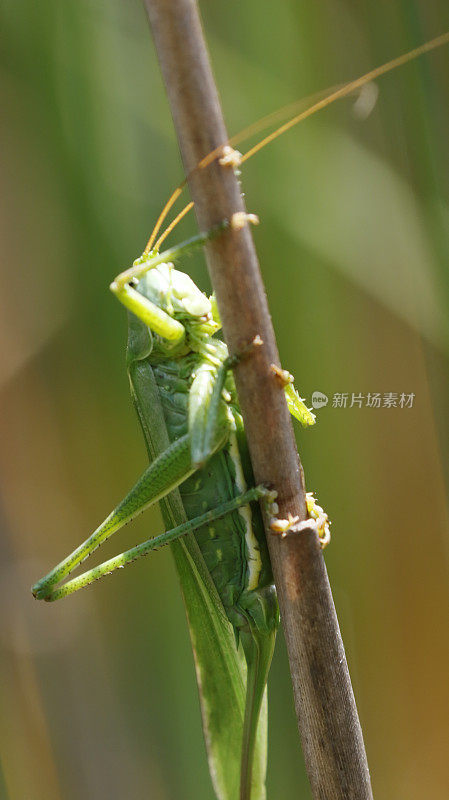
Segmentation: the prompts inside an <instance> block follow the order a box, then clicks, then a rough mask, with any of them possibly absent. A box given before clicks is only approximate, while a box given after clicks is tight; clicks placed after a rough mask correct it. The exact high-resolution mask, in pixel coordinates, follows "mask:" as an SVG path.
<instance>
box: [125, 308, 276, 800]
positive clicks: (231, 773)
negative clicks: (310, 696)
mask: <svg viewBox="0 0 449 800" xmlns="http://www.w3.org/2000/svg"><path fill="white" fill-rule="evenodd" d="M128 319H129V335H128V358H127V361H128V374H129V379H130V387H131V394H132V397H133V401H134V404H135V407H136V411H137V414H138V417H139V421H140V423H141V426H142V430H143V433H144V437H145V442H146V446H147V450H148V454H149V458H150V460H151V461H152V460H153V459H154V458H155V457H156V456H157V455H158V454H159V453H160V452H162V451H163V450H165V449H166V447H167V446H168V444H169V439H168V434H167V430H166V427H165V421H164V417H163V412H162V408H161V405H160V401H159V395H158V389H157V385H156V381H155V378H154V375H153V371H152V368H151V365H150V364H149V362H148V360H147V359H146V356H147V355H148V354H149V352H150V351H151V335H150V333H149V331H148V328H146V326H145V325H143V324H142V323H141V322H140V321H139V320H138V319H137V318H136V317H135V316H133V315H132V314H129V317H128ZM160 505H161V510H162V515H163V518H164V523H165V526H166V528H167V529H170V528H173V527H175V526H177V525H180V524H182V522H184V521H185V520H186V516H185V511H184V507H183V505H182V502H181V497H180V495H179V492H178V490H177V489H176V490H175V491H173V492H171V493H170V495H168V497H167V498H165V499H164V500H162V501H161V502H160ZM171 548H172V552H173V556H174V559H175V564H176V568H177V572H178V576H179V580H180V583H181V589H182V594H183V598H184V603H185V608H186V614H187V620H188V625H189V631H190V638H191V641H192V647H193V653H194V658H195V668H196V674H197V680H198V689H199V695H200V703H201V713H202V719H203V729H204V736H205V740H206V747H207V754H208V760H209V769H210V773H211V777H212V781H213V784H214V788H215V792H216V795H217V797H218V798H219V800H236V798H237V797H238V793H239V783H240V760H241V743H242V731H243V719H244V712H245V687H246V667H245V660H244V657H243V653H242V652H239V651H238V650H237V648H236V643H235V637H234V632H233V629H232V626H231V625H230V623H229V621H228V619H227V617H226V615H225V612H224V609H223V605H222V603H221V600H220V598H219V596H218V593H217V590H216V588H215V586H214V584H213V582H212V580H211V577H210V575H209V572H208V570H207V567H206V564H205V562H204V559H203V556H202V555H201V552H200V550H199V547H198V544H197V542H196V540H195V537H194V536H193V535H187V536H185V537H184V538H183V539H182V540H180V541H178V542H174V543H173V544H172V545H171ZM266 751H267V706H266V696H265V699H264V703H263V707H262V710H261V715H260V722H259V729H258V738H257V745H256V750H255V755H254V766H253V776H252V795H251V800H264V798H265V796H266V795H265V774H266Z"/></svg>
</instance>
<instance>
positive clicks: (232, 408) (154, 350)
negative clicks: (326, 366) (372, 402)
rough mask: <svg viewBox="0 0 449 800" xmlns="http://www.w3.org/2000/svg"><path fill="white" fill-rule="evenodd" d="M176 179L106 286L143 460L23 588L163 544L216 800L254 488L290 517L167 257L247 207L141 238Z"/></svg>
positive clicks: (222, 792) (255, 586) (245, 728)
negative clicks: (122, 323)
mask: <svg viewBox="0 0 449 800" xmlns="http://www.w3.org/2000/svg"><path fill="white" fill-rule="evenodd" d="M448 40H449V36H448V34H445V35H443V36H441V37H439V38H438V39H436V40H433V41H432V42H429V43H427V44H425V45H423V46H422V47H420V48H417V49H416V50H414V51H411V52H410V53H408V54H406V55H404V56H401V57H400V58H398V59H395V60H394V61H392V62H389V63H388V64H386V65H384V66H383V67H379V68H378V69H377V70H373V71H372V72H370V73H368V74H367V75H365V76H362V78H359V79H358V80H356V81H353V82H351V83H350V84H347V85H345V86H343V87H341V88H339V89H336V90H335V91H334V92H332V93H331V94H330V95H329V94H328V95H326V96H325V97H323V99H322V100H319V101H318V102H317V103H315V104H314V105H313V106H311V107H310V108H308V109H306V110H305V111H303V112H301V113H299V114H297V115H296V116H294V117H293V118H291V119H290V120H288V121H287V122H286V123H285V124H284V125H282V126H281V127H280V128H278V129H277V130H276V131H274V133H272V134H269V136H267V137H266V138H265V139H263V140H262V142H260V143H259V144H258V145H256V146H255V147H254V148H252V149H251V150H250V151H248V152H247V153H246V154H245V155H244V156H243V157H242V158H239V157H238V156H237V155H236V154H235V151H233V150H232V149H230V148H228V149H227V150H225V147H224V146H223V147H222V148H219V151H218V152H216V151H214V153H211V154H209V155H208V156H206V157H205V159H204V160H203V162H201V164H200V165H199V168H201V167H204V166H206V165H207V163H210V161H211V160H212V159H213V158H218V159H219V160H220V163H222V166H223V168H227V167H229V166H230V167H234V168H235V167H238V166H239V165H240V163H242V162H243V161H245V160H247V159H248V158H249V157H250V156H251V155H253V154H254V153H255V152H257V151H258V150H259V149H260V148H261V147H262V146H264V145H265V144H267V143H268V142H270V141H272V140H273V139H274V138H276V137H277V136H279V135H281V134H282V133H284V132H285V131H286V130H288V129H289V128H290V127H293V125H295V124H297V123H298V122H299V121H301V120H302V119H303V118H305V117H307V116H310V115H311V114H312V113H315V111H317V110H319V109H320V108H323V107H325V106H326V105H328V104H329V103H330V102H333V101H334V100H337V99H340V98H342V97H345V96H347V95H349V94H350V93H351V92H354V91H356V90H357V89H359V88H361V87H362V86H363V85H365V84H366V83H368V82H369V81H371V80H373V79H374V78H376V77H379V76H380V75H382V74H384V73H385V72H388V71H390V70H392V69H394V68H395V67H397V66H399V65H400V64H402V63H405V62H406V61H408V60H411V59H412V58H415V57H417V56H418V55H420V54H422V53H424V52H427V51H429V50H431V49H434V48H435V47H437V46H439V45H441V44H444V43H446V42H447V41H448ZM236 140H237V137H236V138H235V139H233V140H230V143H232V144H235V143H236ZM184 183H185V182H184ZM183 185H184V184H181V186H180V187H178V189H177V190H176V191H175V192H174V194H173V195H172V197H171V198H170V200H169V202H168V203H167V205H166V206H165V208H164V211H163V213H162V215H161V216H160V218H159V220H158V222H157V224H156V227H155V230H154V231H153V235H152V237H151V239H150V242H149V244H148V246H147V248H146V249H145V251H144V254H143V255H142V256H141V257H140V258H139V259H138V260H137V261H136V262H134V265H133V267H131V268H130V269H129V270H127V271H126V272H124V273H122V274H121V275H120V276H118V278H117V279H116V280H115V281H114V282H113V284H112V285H111V289H112V291H113V292H114V294H116V296H117V297H118V299H119V300H120V301H121V302H122V303H123V304H124V305H125V307H126V308H127V309H128V312H129V317H128V321H129V326H128V348H127V367H128V374H129V379H130V387H131V394H132V397H133V401H134V404H135V407H136V410H137V414H138V417H139V421H140V424H141V427H142V430H143V434H144V438H145V442H146V445H147V450H148V454H149V458H150V466H149V467H148V468H147V469H146V470H145V472H144V473H143V475H142V476H141V477H140V478H139V480H138V481H137V483H136V484H135V485H134V487H133V488H132V489H131V490H130V492H129V493H128V494H127V495H126V497H125V498H124V500H123V501H122V502H121V503H119V505H118V506H117V507H116V508H115V509H114V511H113V512H112V513H111V514H110V515H109V516H108V517H107V518H106V520H105V521H104V522H103V523H102V524H101V525H100V526H99V528H97V530H96V531H95V532H94V533H93V534H92V536H91V537H89V539H87V540H86V541H85V542H84V543H83V544H81V545H80V546H79V547H78V548H77V549H76V550H74V551H73V553H72V554H71V555H69V556H68V557H67V558H66V559H64V560H63V561H62V562H61V563H60V564H59V565H57V566H56V567H55V568H54V569H53V570H52V571H51V572H50V573H48V575H47V576H45V577H44V578H42V579H41V580H40V581H38V583H36V584H35V586H34V587H33V594H34V595H35V597H37V598H38V599H45V600H47V601H53V600H56V599H60V598H62V597H64V596H67V595H69V594H71V593H73V592H75V591H77V590H78V589H79V588H82V587H83V586H86V585H88V584H90V583H92V582H93V581H94V580H97V579H98V578H100V577H102V576H103V575H105V574H108V573H110V572H112V571H114V570H115V569H117V568H120V567H123V566H125V565H126V564H128V563H130V562H131V561H133V560H135V559H136V558H139V557H140V556H143V555H146V554H147V553H149V552H151V551H152V550H153V549H157V548H158V547H160V546H162V545H164V544H168V543H170V544H171V545H172V551H173V554H174V558H175V563H176V566H177V570H178V574H179V578H180V583H181V588H182V592H183V596H184V600H185V605H186V611H187V617H188V622H189V628H190V633H191V638H192V645H193V649H194V654H195V662H196V669H197V676H198V682H199V687H200V698H201V706H202V715H203V725H204V729H205V736H206V742H207V746H208V755H209V764H210V769H211V775H212V779H213V782H214V787H215V791H216V794H217V796H218V797H219V798H223V799H224V800H227V799H228V798H229V800H233V798H236V797H237V796H239V797H240V800H259V799H261V798H263V797H264V796H265V788H264V786H265V763H266V719H265V717H266V704H265V703H264V694H265V687H266V682H267V675H268V670H269V666H270V662H271V657H272V653H273V648H274V640H275V634H276V629H277V626H278V622H279V614H278V606H277V600H276V593H275V589H274V586H273V583H272V575H271V567H270V562H269V557H268V551H267V547H266V542H265V538H264V531H263V526H262V521H261V512H260V509H259V507H258V505H257V502H256V501H258V500H259V501H262V502H263V503H265V504H266V506H267V509H268V513H270V514H271V515H272V517H273V521H272V530H273V531H274V532H279V533H281V534H282V533H283V532H285V531H286V530H288V528H289V526H290V525H291V524H292V523H293V522H294V520H287V521H283V520H276V506H275V494H274V493H273V491H272V490H271V489H272V487H263V486H256V487H255V486H254V480H253V477H252V471H251V465H250V461H249V456H248V452H247V447H246V441H245V435H244V429H243V423H242V419H241V415H240V411H239V406H238V400H237V397H236V391H235V386H234V382H233V378H232V366H233V363H234V360H233V359H231V358H229V356H228V352H227V348H226V345H225V344H224V343H223V342H221V341H220V340H219V339H217V338H216V337H215V334H216V333H217V332H218V330H219V328H220V321H219V317H218V311H217V309H216V304H215V301H214V298H213V296H212V297H211V298H208V297H206V295H204V294H203V293H202V292H201V291H200V290H199V289H198V288H197V287H196V286H195V284H194V283H193V281H191V279H190V278H189V276H188V275H186V274H185V273H182V272H180V271H178V270H176V269H175V268H174V266H173V262H174V261H175V260H177V259H179V258H180V257H182V255H183V254H185V253H188V252H189V251H190V250H191V249H192V248H194V247H200V246H202V245H203V244H204V243H205V242H206V241H207V240H208V239H210V238H211V237H213V236H219V235H220V234H221V233H222V232H223V230H225V229H226V227H227V226H228V225H235V226H239V225H241V224H247V222H248V221H255V220H254V218H253V217H252V215H247V216H246V217H245V218H243V219H242V218H240V217H239V218H238V219H234V218H232V219H231V220H226V221H223V223H222V225H221V226H219V227H217V229H215V230H212V231H208V232H206V233H204V234H199V235H197V236H194V237H193V238H192V239H190V240H188V241H187V242H184V243H182V244H180V245H178V246H175V247H173V248H171V249H169V250H167V251H165V252H162V253H160V252H159V248H160V245H161V244H162V242H163V240H164V239H165V236H166V235H167V234H168V233H170V232H171V230H172V229H173V228H174V227H175V225H176V223H177V222H178V221H179V219H180V218H181V217H182V216H184V214H185V213H187V211H188V210H189V209H190V208H191V207H192V204H191V203H189V204H188V205H187V206H186V207H185V209H183V211H182V212H181V213H180V214H178V216H177V217H176V218H175V220H174V221H173V223H171V224H170V225H169V226H168V228H167V229H166V231H165V232H164V234H162V236H160V237H159V239H158V241H157V242H156V243H155V238H156V236H157V234H158V232H159V228H160V225H161V224H162V222H163V220H164V219H165V216H166V214H167V213H168V211H169V210H170V208H171V207H172V205H173V203H174V201H175V200H176V199H177V197H178V196H179V194H180V190H181V188H182V186H183ZM235 216H237V215H235ZM259 344H260V343H258V342H257V341H254V342H249V343H248V346H247V349H246V350H245V351H244V352H243V353H241V354H240V355H239V356H238V357H239V358H247V357H248V358H250V357H251V349H252V347H256V346H258V345H259ZM262 345H263V343H262ZM273 372H274V374H276V376H277V378H278V379H281V381H283V383H284V384H285V393H286V399H287V402H288V405H289V408H290V411H291V413H292V414H293V415H294V416H295V417H296V418H297V419H299V421H300V422H301V423H302V424H304V425H310V424H313V423H314V421H315V420H314V416H313V414H311V412H310V411H309V410H308V409H307V407H306V406H305V404H304V403H303V401H302V400H301V399H300V398H299V396H298V394H297V393H296V391H295V389H294V388H293V385H292V382H291V376H289V375H288V373H285V372H284V371H282V370H279V368H276V367H274V369H273ZM155 502H160V504H161V508H162V513H163V517H164V523H165V527H166V533H163V534H161V535H159V536H157V537H155V538H153V539H150V540H148V541H147V542H144V543H143V544H141V545H138V546H137V547H134V548H132V549H131V550H129V551H127V552H125V553H122V554H120V555H119V556H116V557H115V558H112V559H110V560H108V561H106V562H104V563H103V564H101V565H100V566H98V567H94V568H93V569H92V570H89V571H88V572H86V573H84V574H83V575H80V576H79V577H77V578H73V579H71V580H68V581H67V582H66V583H62V584H61V585H60V586H57V584H60V582H61V581H63V580H64V579H65V578H66V577H67V576H68V575H70V573H71V572H72V571H73V570H74V569H75V568H76V567H77V566H78V565H79V564H80V563H81V562H82V561H83V560H84V559H85V558H86V557H87V556H88V555H90V554H91V553H92V552H93V551H94V550H95V549H96V548H97V547H98V546H99V545H100V544H101V543H102V542H103V541H105V540H106V539H107V538H109V536H111V535H112V533H114V532H115V531H117V530H118V529H119V528H121V527H122V526H123V525H124V524H126V523H127V522H129V521H130V520H132V519H133V518H134V517H135V516H136V515H137V514H139V513H141V512H142V511H143V510H145V509H146V508H148V507H149V506H150V505H152V504H154V503H155ZM309 514H310V515H311V516H312V517H314V518H315V519H316V521H317V533H318V535H319V537H320V539H321V541H322V544H323V545H324V544H325V543H327V540H328V525H327V517H326V515H325V514H324V512H322V510H321V509H320V508H319V506H317V505H316V503H315V502H314V501H313V500H312V498H311V497H310V496H309ZM242 654H243V655H244V659H245V661H246V670H245V667H244V665H243V662H242ZM245 672H246V675H245ZM261 709H262V711H261ZM259 720H260V722H259Z"/></svg>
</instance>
